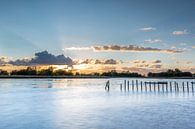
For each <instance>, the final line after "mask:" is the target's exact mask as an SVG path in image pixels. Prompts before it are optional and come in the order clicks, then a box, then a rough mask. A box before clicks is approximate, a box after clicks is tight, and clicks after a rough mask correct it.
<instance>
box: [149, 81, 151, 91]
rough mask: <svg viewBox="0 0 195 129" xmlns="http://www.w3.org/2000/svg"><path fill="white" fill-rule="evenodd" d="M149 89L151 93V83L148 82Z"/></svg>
mask: <svg viewBox="0 0 195 129" xmlns="http://www.w3.org/2000/svg"><path fill="white" fill-rule="evenodd" d="M149 88H150V91H151V82H149Z"/></svg>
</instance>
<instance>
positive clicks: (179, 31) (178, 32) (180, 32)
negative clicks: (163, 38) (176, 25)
mask: <svg viewBox="0 0 195 129" xmlns="http://www.w3.org/2000/svg"><path fill="white" fill-rule="evenodd" d="M172 34H173V35H178V36H179V35H186V34H188V32H187V30H177V31H173V32H172Z"/></svg>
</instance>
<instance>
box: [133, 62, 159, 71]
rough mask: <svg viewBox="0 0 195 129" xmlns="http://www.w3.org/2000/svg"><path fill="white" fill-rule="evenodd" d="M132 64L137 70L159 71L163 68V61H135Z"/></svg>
mask: <svg viewBox="0 0 195 129" xmlns="http://www.w3.org/2000/svg"><path fill="white" fill-rule="evenodd" d="M130 62H132V63H133V66H134V67H137V68H151V69H159V68H161V67H162V64H161V63H162V61H161V60H149V61H148V60H135V61H130Z"/></svg>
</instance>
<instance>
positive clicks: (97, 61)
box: [75, 59, 120, 65]
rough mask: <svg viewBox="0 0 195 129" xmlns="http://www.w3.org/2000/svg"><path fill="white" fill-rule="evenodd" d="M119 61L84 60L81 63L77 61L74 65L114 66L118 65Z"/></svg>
mask: <svg viewBox="0 0 195 129" xmlns="http://www.w3.org/2000/svg"><path fill="white" fill-rule="evenodd" d="M119 62H120V61H117V60H114V59H106V60H100V59H85V60H83V61H80V62H79V61H77V63H75V64H103V65H115V64H119Z"/></svg>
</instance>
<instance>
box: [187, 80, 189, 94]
mask: <svg viewBox="0 0 195 129" xmlns="http://www.w3.org/2000/svg"><path fill="white" fill-rule="evenodd" d="M187 91H188V92H189V82H187Z"/></svg>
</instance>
